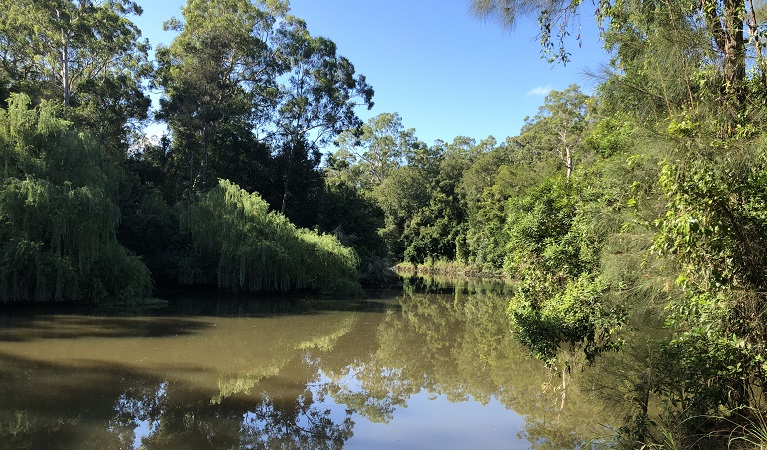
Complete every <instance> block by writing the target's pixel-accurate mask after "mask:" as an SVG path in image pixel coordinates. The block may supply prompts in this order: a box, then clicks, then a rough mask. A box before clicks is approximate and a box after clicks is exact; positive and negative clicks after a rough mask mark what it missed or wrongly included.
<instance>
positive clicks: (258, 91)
mask: <svg viewBox="0 0 767 450" xmlns="http://www.w3.org/2000/svg"><path fill="white" fill-rule="evenodd" d="M259 6H260V5H257V4H255V3H253V2H250V1H248V0H189V1H188V2H187V4H186V6H185V7H184V8H183V10H182V14H183V21H182V20H180V19H175V18H174V19H171V20H170V21H168V22H166V24H165V28H166V29H172V30H176V31H178V32H179V35H178V36H177V37H176V38H175V39H174V40H173V42H172V43H171V44H170V46H167V47H166V46H160V47H159V48H158V50H157V62H158V70H157V74H156V77H155V79H154V81H153V83H154V84H155V85H156V86H157V87H160V88H162V90H163V98H162V99H161V100H160V106H161V108H160V112H159V115H158V117H159V118H160V119H162V120H165V121H166V122H167V123H168V126H169V128H170V132H171V135H172V138H173V145H172V148H171V159H172V163H173V166H174V169H175V170H176V171H177V172H179V173H183V172H186V176H184V177H183V178H185V179H186V181H185V182H183V183H182V186H183V187H184V188H185V189H187V190H194V189H204V188H205V187H206V183H207V184H208V186H207V187H211V186H212V185H213V184H214V183H211V182H210V181H209V180H211V179H213V180H215V177H217V176H221V177H232V175H234V174H235V172H234V171H232V172H229V171H222V170H218V171H217V170H212V169H211V167H213V168H216V167H218V166H220V165H222V164H221V162H222V160H223V159H224V158H226V157H227V156H229V155H227V154H228V153H232V152H238V153H245V154H247V153H254V154H252V155H251V158H244V159H245V161H243V162H244V164H242V166H248V165H254V164H265V162H264V161H263V159H264V158H263V157H264V155H261V156H259V155H258V153H259V146H258V144H257V143H256V142H257V136H256V135H255V134H254V133H255V132H257V131H258V130H259V129H260V128H261V127H260V125H263V124H264V123H267V122H269V121H270V120H271V119H272V117H273V113H274V108H275V106H276V102H277V93H278V86H277V78H278V77H279V76H280V75H281V74H283V73H284V72H285V71H286V70H287V63H286V61H285V60H284V58H281V57H280V54H279V52H278V50H277V49H276V45H275V43H274V39H275V35H276V33H277V28H278V27H279V26H281V25H280V24H279V22H280V20H282V18H283V17H284V15H285V13H286V11H287V5H286V4H285V3H283V2H269V7H263V8H261V7H259ZM262 148H263V147H262ZM265 152H266V151H265V150H263V151H262V153H265ZM267 156H268V155H267ZM259 160H260V161H259ZM238 181H239V180H238Z"/></svg>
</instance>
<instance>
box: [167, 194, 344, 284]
mask: <svg viewBox="0 0 767 450" xmlns="http://www.w3.org/2000/svg"><path fill="white" fill-rule="evenodd" d="M182 230H183V231H184V232H186V233H189V234H190V236H191V238H192V242H193V243H194V248H193V251H192V253H191V254H190V255H188V257H187V259H186V260H185V261H184V262H182V266H183V267H182V270H181V274H180V278H181V279H180V281H181V282H182V283H186V284H209V283H217V284H218V286H219V287H221V288H224V289H228V290H231V291H245V292H263V291H267V292H269V291H271V292H274V291H283V292H284V291H289V290H294V289H313V290H319V291H325V292H334V293H352V292H356V290H357V289H359V285H358V284H357V276H358V274H357V265H358V259H357V255H356V253H355V252H354V250H352V249H350V248H347V247H344V246H343V245H341V243H340V242H339V241H338V239H336V238H335V237H333V236H330V235H321V234H318V233H316V232H314V231H310V230H306V229H301V228H296V227H295V226H294V225H293V224H292V223H291V222H290V221H289V220H288V219H287V218H286V217H285V216H284V215H282V214H280V213H277V212H273V211H272V212H270V211H269V206H268V204H267V203H266V201H264V200H263V199H262V198H261V197H260V196H259V195H258V194H250V193H248V192H246V191H244V190H242V189H240V187H239V186H237V185H234V184H232V183H230V182H229V181H226V180H220V181H219V185H218V186H216V187H215V188H213V189H211V190H210V191H209V192H208V193H207V194H206V195H205V196H204V197H203V198H202V199H201V200H200V201H199V202H197V203H193V204H192V205H190V206H189V208H188V210H187V211H186V213H184V215H183V217H182Z"/></svg>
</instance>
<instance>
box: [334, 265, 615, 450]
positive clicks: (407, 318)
mask: <svg viewBox="0 0 767 450" xmlns="http://www.w3.org/2000/svg"><path fill="white" fill-rule="evenodd" d="M414 282H415V284H409V283H406V286H405V295H404V296H403V297H402V299H401V302H400V304H401V311H390V312H389V313H388V314H387V315H386V318H385V320H384V322H383V323H382V324H381V325H380V326H379V327H378V330H377V331H376V340H377V345H376V349H375V351H374V352H373V353H372V355H371V357H370V358H368V359H366V360H365V361H361V362H358V364H356V365H354V366H341V367H330V366H328V365H327V364H323V370H324V371H325V373H326V374H328V376H329V377H330V378H331V380H332V381H333V382H332V383H331V385H330V386H329V387H328V388H327V389H328V393H329V394H330V395H332V397H333V398H334V400H335V401H337V402H339V403H344V404H346V405H349V406H350V407H352V408H353V409H355V410H356V411H357V412H358V413H359V414H361V415H363V416H364V417H366V418H368V419H369V420H372V421H382V422H387V421H389V420H391V418H392V417H393V414H394V413H395V411H396V408H398V407H405V406H407V402H408V399H409V398H410V397H412V396H413V395H414V394H416V393H418V392H420V391H422V390H425V391H428V392H430V393H433V394H434V395H445V396H446V397H447V398H448V399H449V400H450V401H451V402H460V401H466V400H469V399H473V400H475V401H479V402H481V403H483V404H486V403H488V402H489V401H491V400H493V399H495V400H497V401H499V402H500V403H501V404H503V405H504V406H505V407H507V408H508V409H512V410H514V411H515V412H517V413H519V414H523V415H525V416H527V426H526V427H525V429H524V430H523V431H522V433H521V434H522V435H523V436H524V437H525V438H526V439H528V440H529V441H530V443H531V445H532V446H533V447H536V448H576V447H577V446H579V445H583V444H584V443H585V442H586V441H588V440H589V439H591V438H592V437H594V436H596V435H599V434H601V433H604V432H605V429H604V427H603V426H601V425H600V422H601V423H602V424H604V423H606V422H607V420H608V418H606V417H605V410H604V408H605V406H604V405H603V404H602V403H600V402H599V401H598V400H597V399H596V398H595V396H594V395H593V393H592V392H591V391H589V390H588V389H585V387H586V386H584V384H585V380H586V378H580V379H579V378H577V377H575V378H576V379H575V381H574V382H573V384H572V386H570V387H569V389H570V394H569V397H568V404H567V405H566V406H565V408H564V409H560V399H561V396H560V393H559V392H558V388H557V387H556V385H557V384H556V383H552V381H553V376H554V374H553V372H551V371H549V370H548V369H546V368H545V367H544V365H543V364H542V363H540V362H539V361H538V360H536V359H534V358H532V357H530V356H529V352H528V351H527V350H526V349H525V348H524V347H522V346H521V345H520V344H519V343H518V341H517V340H516V339H515V338H514V336H513V332H512V330H511V329H510V324H509V321H508V318H507V316H506V314H505V308H506V304H507V303H508V297H505V296H504V295H500V294H498V292H499V290H498V287H497V286H492V284H481V283H478V284H471V283H467V282H463V283H462V284H459V285H458V286H453V287H451V286H450V284H449V283H448V282H445V281H442V280H439V279H415V280H414ZM422 291H426V292H427V293H426V294H422V293H419V292H422ZM579 381H580V383H579ZM600 417H605V418H604V419H599V418H600Z"/></svg>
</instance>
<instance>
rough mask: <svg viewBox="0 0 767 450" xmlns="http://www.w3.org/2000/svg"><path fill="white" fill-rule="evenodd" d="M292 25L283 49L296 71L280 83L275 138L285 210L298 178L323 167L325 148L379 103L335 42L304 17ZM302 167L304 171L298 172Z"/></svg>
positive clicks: (284, 35)
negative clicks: (310, 27) (322, 148)
mask: <svg viewBox="0 0 767 450" xmlns="http://www.w3.org/2000/svg"><path fill="white" fill-rule="evenodd" d="M286 23H289V24H291V25H292V26H291V27H290V28H284V29H283V30H281V42H280V48H281V51H282V52H283V56H284V57H286V58H287V60H288V61H289V63H290V70H289V72H288V73H287V74H286V76H285V77H284V78H283V80H282V81H283V82H282V83H281V84H280V93H279V106H278V109H277V118H276V122H275V133H274V138H273V141H274V143H275V145H274V148H276V149H278V150H277V155H276V157H277V159H278V160H281V161H282V164H280V173H281V176H282V182H283V188H284V189H283V195H282V205H281V208H280V210H281V212H283V213H285V212H286V211H287V209H288V204H289V202H290V201H291V197H293V196H294V194H295V193H294V192H292V189H293V186H294V185H295V184H296V181H297V180H298V179H300V177H302V176H306V175H307V173H306V170H307V169H310V170H314V169H316V167H317V166H318V165H319V163H320V157H319V151H318V150H319V146H321V145H324V144H327V143H328V142H330V141H331V140H332V139H333V138H335V137H336V136H338V135H339V134H340V133H342V132H343V131H344V130H348V129H353V128H358V127H359V126H361V125H362V122H361V121H360V119H359V118H358V117H357V114H356V111H355V110H356V108H357V107H358V106H366V107H367V108H368V109H370V108H372V107H373V88H372V87H371V86H370V85H368V84H367V81H366V80H365V76H364V75H356V74H355V69H354V65H353V64H352V63H351V61H349V60H348V59H347V58H345V57H343V56H340V55H338V53H337V48H336V44H335V43H334V42H333V41H331V40H330V39H327V38H324V37H314V36H311V34H310V33H309V31H308V29H307V26H306V22H304V21H303V20H301V19H297V18H294V17H292V18H289V20H286ZM307 162H310V163H311V164H310V166H311V167H307V165H306V164H305V163H307ZM302 163H303V164H302ZM301 166H303V167H304V170H303V172H304V173H301V171H300V169H299V171H297V170H296V169H298V168H299V167H301Z"/></svg>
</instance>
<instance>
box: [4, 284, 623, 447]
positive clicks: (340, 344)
mask: <svg viewBox="0 0 767 450" xmlns="http://www.w3.org/2000/svg"><path fill="white" fill-rule="evenodd" d="M371 296H372V298H370V299H366V300H364V301H329V300H328V299H311V298H303V299H282V300H268V299H258V300H252V299H222V298H214V297H210V298H199V297H198V298H195V299H190V298H176V299H172V300H171V301H170V304H169V306H168V307H166V308H161V309H152V310H145V311H138V312H136V311H131V312H129V313H128V312H126V311H121V310H93V311H87V312H80V313H73V312H72V311H66V312H62V311H53V310H43V309H36V310H33V311H29V310H25V311H21V310H13V311H11V312H7V311H6V312H5V313H4V315H3V316H1V317H0V448H63V449H87V448H92V449H111V448H114V449H118V448H120V449H122V448H127V449H130V448H146V449H176V448H178V449H181V448H183V449H231V448H287V449H292V448H305V449H317V448H359V449H376V448H380V449H384V448H403V449H404V448H411V449H423V448H435V449H436V448H440V449H465V448H484V449H493V448H498V449H516V448H519V449H526V448H531V447H539V446H540V447H551V448H574V447H577V446H579V445H582V444H583V443H584V442H587V441H588V440H589V439H591V438H593V437H594V436H598V435H600V434H603V433H604V432H605V430H604V428H603V427H602V424H604V423H606V421H607V420H608V419H606V418H605V417H604V415H603V413H604V410H605V409H604V405H603V404H602V403H600V402H599V400H598V399H597V398H596V397H595V396H594V395H593V394H592V393H589V392H588V391H587V390H585V389H582V390H581V389H579V386H578V384H577V382H576V383H573V385H572V386H571V387H570V388H569V389H570V392H569V393H568V397H567V398H568V404H567V405H565V408H564V409H563V410H560V409H559V406H560V404H559V398H560V394H559V392H558V391H557V389H558V387H557V386H558V382H557V379H556V377H555V376H553V374H552V373H550V372H549V371H548V370H546V369H545V368H544V367H542V366H541V365H540V364H539V363H538V362H537V361H536V360H534V359H531V358H530V357H529V356H528V353H527V351H526V350H525V349H524V348H522V347H520V346H519V345H518V344H517V343H516V341H515V340H514V337H513V335H512V333H511V332H510V330H509V326H508V321H507V320H506V318H505V317H504V309H505V305H506V303H507V302H508V299H507V297H506V296H505V294H504V288H503V286H498V285H496V286H488V285H471V284H466V283H462V284H460V285H459V286H458V287H455V286H451V285H447V284H444V283H436V282H433V281H432V282H424V281H422V280H421V281H418V282H414V283H410V284H407V285H406V288H405V289H404V290H391V291H388V292H382V293H374V294H371Z"/></svg>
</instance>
